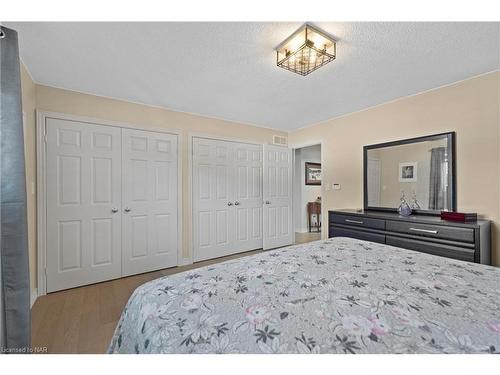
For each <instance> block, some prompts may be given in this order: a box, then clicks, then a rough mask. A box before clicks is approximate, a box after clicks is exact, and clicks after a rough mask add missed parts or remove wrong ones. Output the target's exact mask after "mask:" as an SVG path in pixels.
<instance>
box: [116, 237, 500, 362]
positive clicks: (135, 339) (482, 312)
mask: <svg viewBox="0 0 500 375" xmlns="http://www.w3.org/2000/svg"><path fill="white" fill-rule="evenodd" d="M499 351H500V268H495V267H489V266H483V265H478V264H472V263H467V262H462V261H455V260H451V259H447V258H442V257H437V256H433V255H427V254H423V253H418V252H414V251H410V250H404V249H400V248H396V247H391V246H386V245H380V244H375V243H371V242H365V241H358V240H353V239H348V238H332V239H329V240H326V241H316V242H312V243H309V244H305V245H297V246H291V247H287V248H282V249H278V250H274V251H269V252H264V253H260V254H257V255H253V256H248V257H244V258H240V259H236V260H231V261H227V262H224V263H220V264H216V265H211V266H207V267H203V268H199V269H195V270H192V271H188V272H183V273H179V274H176V275H172V276H167V277H163V278H160V279H157V280H154V281H151V282H149V283H147V284H144V285H142V286H140V287H139V288H137V289H136V290H135V292H134V293H133V295H132V296H131V297H130V300H129V301H128V303H127V306H126V307H125V309H124V311H123V313H122V316H121V319H120V321H119V323H118V326H117V328H116V332H115V334H114V336H113V339H112V342H111V345H110V347H109V352H110V353H498V352H499Z"/></svg>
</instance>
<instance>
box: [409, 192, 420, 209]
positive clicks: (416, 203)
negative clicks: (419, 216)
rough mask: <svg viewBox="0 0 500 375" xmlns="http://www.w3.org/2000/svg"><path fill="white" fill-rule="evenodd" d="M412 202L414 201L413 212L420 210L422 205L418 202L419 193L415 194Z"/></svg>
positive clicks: (412, 204)
mask: <svg viewBox="0 0 500 375" xmlns="http://www.w3.org/2000/svg"><path fill="white" fill-rule="evenodd" d="M411 200H412V202H411V208H412V210H420V204H419V203H418V200H417V193H415V192H413V197H412V199H411Z"/></svg>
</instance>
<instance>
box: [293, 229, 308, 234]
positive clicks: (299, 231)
mask: <svg viewBox="0 0 500 375" xmlns="http://www.w3.org/2000/svg"><path fill="white" fill-rule="evenodd" d="M295 233H309V229H307V228H305V229H304V228H302V229H295Z"/></svg>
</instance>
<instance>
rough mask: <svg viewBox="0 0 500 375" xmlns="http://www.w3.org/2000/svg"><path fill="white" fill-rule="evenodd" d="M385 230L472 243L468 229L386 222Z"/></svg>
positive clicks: (471, 235) (471, 231)
mask: <svg viewBox="0 0 500 375" xmlns="http://www.w3.org/2000/svg"><path fill="white" fill-rule="evenodd" d="M386 230H387V231H389V232H399V233H407V234H412V235H415V236H423V237H431V238H440V239H444V240H452V241H456V242H470V243H473V242H474V230H473V229H469V228H459V227H452V226H449V227H448V226H445V225H432V224H417V223H409V222H405V221H391V220H387V221H386Z"/></svg>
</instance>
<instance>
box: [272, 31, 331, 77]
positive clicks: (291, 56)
mask: <svg viewBox="0 0 500 375" xmlns="http://www.w3.org/2000/svg"><path fill="white" fill-rule="evenodd" d="M336 52H337V46H336V43H335V39H333V38H332V37H331V36H329V35H328V34H326V33H325V32H324V31H321V30H319V29H318V28H316V27H313V26H311V25H308V24H304V25H303V26H301V27H300V28H299V29H298V30H297V31H296V32H294V33H293V34H292V35H290V36H289V37H288V38H287V39H285V41H284V42H283V43H281V44H280V45H279V46H278V47H277V48H276V57H277V64H278V66H279V67H281V68H283V69H286V70H289V71H291V72H294V73H297V74H300V75H302V76H306V75H308V74H309V73H311V72H313V71H315V70H316V69H318V68H319V67H321V66H323V65H325V64H327V63H329V62H330V61H332V60H335V57H336Z"/></svg>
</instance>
